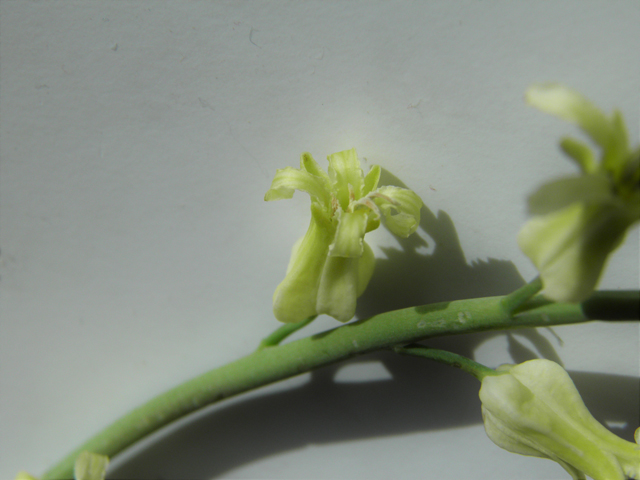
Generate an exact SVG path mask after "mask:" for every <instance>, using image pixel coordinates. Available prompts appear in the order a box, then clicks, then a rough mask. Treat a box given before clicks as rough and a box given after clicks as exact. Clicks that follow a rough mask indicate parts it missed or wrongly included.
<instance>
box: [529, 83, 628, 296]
mask: <svg viewBox="0 0 640 480" xmlns="http://www.w3.org/2000/svg"><path fill="white" fill-rule="evenodd" d="M526 99H527V101H528V102H529V103H530V104H531V105H533V106H535V107H537V108H539V109H540V110H543V111H545V112H547V113H551V114H554V115H556V116H558V117H560V118H562V119H564V120H567V121H569V122H572V123H575V124H577V125H578V127H580V129H581V130H583V131H584V132H585V133H586V134H587V135H588V136H589V137H590V138H591V140H592V141H593V142H594V143H595V144H596V145H597V146H598V147H599V148H600V153H601V155H600V161H599V162H597V161H596V159H595V155H594V153H593V152H592V151H591V149H590V148H589V147H588V146H587V145H585V144H584V143H582V142H579V141H577V140H575V139H572V138H564V139H563V140H562V141H561V143H560V146H561V148H562V149H563V151H564V152H565V153H566V154H567V155H568V156H569V157H570V158H572V159H573V160H574V161H575V162H576V163H577V164H578V166H579V167H580V169H581V174H579V175H576V176H570V177H565V178H561V179H558V180H555V181H552V182H550V183H547V184H545V185H543V186H542V187H541V188H540V189H539V190H538V191H537V192H536V193H534V194H533V195H532V196H531V197H530V198H529V211H530V213H532V214H533V215H534V216H533V218H531V219H530V220H529V221H528V222H527V223H526V224H525V225H524V226H523V228H522V230H521V231H520V233H519V235H518V243H519V245H520V248H521V249H522V251H523V252H524V253H525V255H527V256H528V257H529V258H530V259H531V261H532V262H533V263H534V264H535V266H536V267H537V269H538V271H539V273H540V277H541V279H542V283H543V286H544V294H545V295H546V296H547V297H549V298H550V299H552V300H556V301H567V302H580V301H582V300H584V299H586V298H587V297H588V296H589V295H590V294H591V293H592V292H593V290H594V289H595V287H596V284H597V282H598V279H599V278H600V275H601V273H602V270H603V269H604V265H605V262H606V260H607V257H608V256H609V254H610V253H611V252H612V251H613V250H615V249H616V248H617V247H618V246H619V245H620V244H621V243H622V241H623V239H624V237H625V234H626V232H627V231H628V230H629V229H630V228H631V227H632V226H633V225H634V224H635V223H636V222H638V220H640V147H636V148H635V149H631V148H630V147H629V142H628V138H627V131H626V127H625V124H624V120H623V118H622V115H621V114H620V112H618V111H617V110H616V111H614V112H613V114H612V115H611V116H606V115H605V114H604V113H603V112H602V111H600V110H599V109H598V108H597V107H595V106H594V105H593V104H592V103H591V102H589V100H587V99H586V98H584V97H582V96H581V95H580V94H578V93H577V92H574V91H573V90H570V89H568V88H566V87H563V86H561V85H556V84H549V85H534V86H533V87H531V88H529V90H528V91H527V94H526Z"/></svg>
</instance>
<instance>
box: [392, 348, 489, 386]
mask: <svg viewBox="0 0 640 480" xmlns="http://www.w3.org/2000/svg"><path fill="white" fill-rule="evenodd" d="M393 351H394V352H396V353H399V354H400V355H410V356H414V357H420V358H426V359H429V360H434V361H436V362H440V363H444V364H446V365H449V366H451V367H456V368H459V369H460V370H463V371H465V372H467V373H469V374H471V375H473V376H474V377H476V378H477V379H478V380H480V381H482V379H483V378H484V377H486V376H487V375H499V373H498V372H496V371H495V370H494V369H493V368H489V367H485V366H484V365H482V364H480V363H478V362H476V361H474V360H471V359H470V358H467V357H463V356H462V355H458V354H457V353H453V352H448V351H446V350H438V349H436V348H429V347H425V346H424V345H419V344H411V345H407V346H406V347H395V348H394V349H393Z"/></svg>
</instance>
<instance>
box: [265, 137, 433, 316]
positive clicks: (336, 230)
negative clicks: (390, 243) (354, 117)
mask: <svg viewBox="0 0 640 480" xmlns="http://www.w3.org/2000/svg"><path fill="white" fill-rule="evenodd" d="M328 160H329V173H328V174H327V173H325V172H324V171H323V170H322V169H321V168H320V166H319V165H318V164H317V163H316V161H315V160H314V159H313V157H312V156H311V154H309V153H303V154H302V156H301V158H300V168H299V169H296V168H293V167H286V168H284V169H281V170H278V171H277V172H276V176H275V178H274V179H273V182H272V184H271V188H270V189H269V191H267V193H266V195H265V197H264V199H265V200H267V201H269V200H280V199H285V198H291V197H292V196H293V193H294V191H295V190H301V191H304V192H307V193H308V194H309V196H310V197H311V223H310V224H309V229H308V230H307V233H306V234H305V236H304V237H303V238H302V239H300V240H299V241H298V242H297V243H296V244H295V245H294V247H293V251H292V254H291V260H290V261H289V267H288V268H287V273H286V276H285V278H284V280H283V281H282V282H281V283H280V285H278V287H277V288H276V291H275V293H274V295H273V312H274V314H275V316H276V318H277V319H278V320H280V321H281V322H287V323H288V322H291V323H293V322H299V321H302V320H304V319H305V318H308V317H310V316H312V315H319V314H323V313H324V314H327V315H330V316H332V317H333V318H335V319H337V320H339V321H341V322H346V321H348V320H350V319H351V318H353V316H354V315H355V311H356V299H357V297H359V296H360V295H361V294H362V293H363V292H364V290H365V288H366V287H367V284H368V283H369V280H370V279H371V275H372V274H373V268H374V263H375V259H374V256H373V252H372V250H371V248H370V247H369V245H367V243H366V242H365V241H364V235H365V233H367V232H370V231H371V230H374V229H376V228H378V226H379V225H380V219H381V217H384V219H385V222H386V225H387V227H388V228H389V230H390V231H391V232H392V233H394V234H396V235H398V236H401V237H407V236H409V235H410V234H412V233H413V232H415V231H416V229H417V228H418V224H419V223H420V208H422V200H420V198H419V197H418V196H417V195H416V194H415V193H414V192H412V191H410V190H407V189H404V188H398V187H380V188H377V187H378V181H379V180H380V167H379V166H377V165H374V166H373V167H371V170H369V172H368V173H367V175H366V176H364V175H363V172H362V169H361V168H360V161H359V160H358V156H357V154H356V151H355V149H351V150H345V151H343V152H338V153H334V154H332V155H329V157H328Z"/></svg>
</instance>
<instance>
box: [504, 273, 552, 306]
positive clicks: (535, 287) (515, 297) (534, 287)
mask: <svg viewBox="0 0 640 480" xmlns="http://www.w3.org/2000/svg"><path fill="white" fill-rule="evenodd" d="M540 290H542V280H540V277H536V278H534V279H533V280H531V281H530V282H529V283H527V284H526V285H523V286H522V287H520V288H519V289H517V290H516V291H515V292H511V293H510V294H509V295H506V296H505V297H504V298H503V299H502V301H501V302H500V303H501V304H502V307H503V308H504V309H505V310H506V311H507V313H509V314H511V315H513V314H514V313H515V311H516V310H517V309H518V307H520V306H522V304H524V303H525V302H526V301H527V300H529V299H530V298H532V297H533V296H534V295H535V294H536V293H538V292H539V291H540Z"/></svg>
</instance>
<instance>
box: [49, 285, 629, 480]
mask: <svg viewBox="0 0 640 480" xmlns="http://www.w3.org/2000/svg"><path fill="white" fill-rule="evenodd" d="M504 298H505V297H486V298H477V299H471V300H457V301H453V302H444V303H436V304H432V305H425V306H419V307H411V308H405V309H402V310H396V311H392V312H386V313H382V314H379V315H375V316H373V317H371V318H369V319H365V320H359V321H357V322H353V323H349V324H346V325H343V326H340V327H337V328H334V329H332V330H329V331H327V332H324V333H321V334H318V335H313V336H310V337H307V338H303V339H300V340H297V341H294V342H290V343H286V344H284V345H278V346H274V347H270V348H263V349H258V350H257V351H255V352H253V353H251V354H250V355H247V356H246V357H243V358H241V359H239V360H236V361H234V362H231V363H229V364H227V365H224V366H222V367H219V368H215V369H213V370H211V371H209V372H207V373H204V374H202V375H200V376H198V377H196V378H194V379H192V380H189V381H187V382H185V383H183V384H182V385H179V386H177V387H175V388H173V389H171V390H169V391H167V392H166V393H163V394H161V395H159V396H158V397H156V398H154V399H152V400H151V401H149V402H148V403H146V404H144V405H142V406H140V407H138V408H136V409H134V410H132V411H131V412H129V413H128V414H126V415H124V416H123V417H121V418H120V419H119V420H117V421H115V422H114V423H113V424H111V425H110V426H108V427H107V428H105V429H104V430H103V431H101V432H99V433H98V434H97V435H95V436H94V437H93V438H91V439H89V440H88V441H87V442H86V443H84V444H83V445H81V446H80V447H79V448H78V449H76V450H74V451H73V452H71V453H70V454H69V455H67V456H66V457H65V458H64V459H63V460H61V461H60V462H59V463H58V464H57V465H55V466H54V467H53V468H51V469H50V470H49V471H47V472H46V473H45V474H44V475H43V476H42V477H41V480H54V479H56V480H58V479H66V478H72V477H73V465H74V462H75V460H76V458H77V456H78V455H79V454H80V453H81V452H82V451H84V450H87V451H90V452H93V453H99V454H102V455H107V456H109V457H113V456H114V455H116V454H117V453H119V452H122V451H123V450H124V449H126V448H127V447H129V446H131V445H132V444H133V443H135V442H137V441H138V440H140V439H142V438H143V437H145V436H147V435H149V434H150V433H152V432H154V431H156V430H158V429H160V428H161V427H163V426H165V425H167V424H169V423H171V422H173V421H174V420H177V419H178V418H180V417H183V416H185V415H187V414H189V413H192V412H194V411H196V410H198V409H200V408H203V407H205V406H207V405H210V404H212V403H214V402H217V401H220V400H222V399H224V398H228V397H231V396H233V395H237V394H239V393H242V392H246V391H249V390H252V389H255V388H258V387H261V386H263V385H267V384H269V383H273V382H276V381H278V380H283V379H285V378H289V377H292V376H295V375H298V374H301V373H304V372H308V371H311V370H313V369H316V368H319V367H322V366H325V365H329V364H332V363H336V362H339V361H341V360H345V359H347V358H351V357H353V356H356V355H361V354H365V353H369V352H372V351H375V350H380V349H389V348H393V347H395V346H397V345H405V344H408V343H413V342H417V341H420V340H424V339H426V338H432V337H438V336H444V335H457V334H462V333H473V332H481V331H487V330H502V329H512V328H525V327H550V326H553V325H563V324H572V323H582V322H587V321H590V320H598V319H600V320H614V321H616V320H638V319H639V316H640V312H639V311H638V306H639V304H640V292H638V291H622V292H597V293H595V294H594V296H593V297H592V298H591V299H589V300H587V301H586V302H583V303H582V304H567V303H553V302H550V301H548V300H545V299H543V298H541V297H535V298H533V299H531V300H529V301H528V302H526V304H524V305H523V306H522V308H521V309H520V313H518V314H517V315H516V316H515V317H514V316H512V315H511V314H510V312H508V311H507V310H506V309H505V308H504V306H503V304H502V302H503V299H504Z"/></svg>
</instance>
